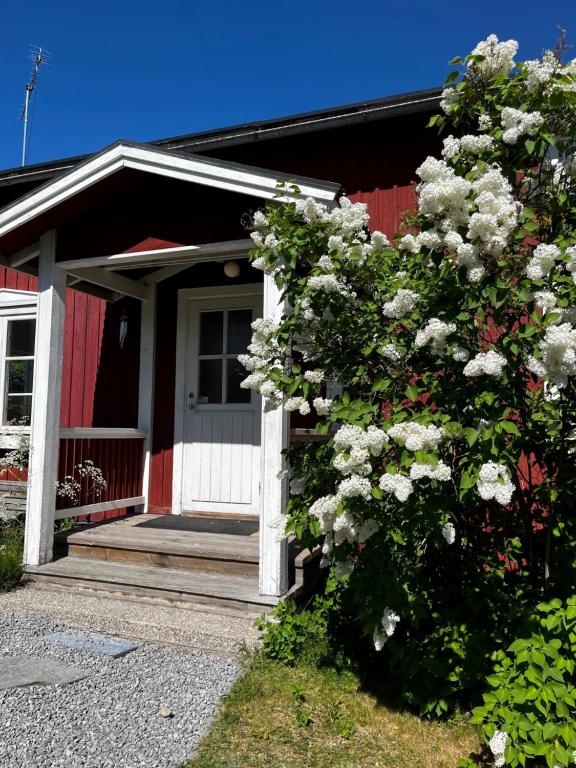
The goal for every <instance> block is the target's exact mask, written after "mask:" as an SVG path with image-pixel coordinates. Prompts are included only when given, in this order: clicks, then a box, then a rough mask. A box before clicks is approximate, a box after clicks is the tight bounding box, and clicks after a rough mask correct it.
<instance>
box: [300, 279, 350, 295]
mask: <svg viewBox="0 0 576 768" xmlns="http://www.w3.org/2000/svg"><path fill="white" fill-rule="evenodd" d="M308 287H309V288H311V289H312V290H313V291H321V292H322V293H339V294H341V295H342V296H347V295H348V289H347V287H346V286H345V285H344V283H342V282H341V281H340V280H338V278H337V277H336V275H312V277H309V278H308Z"/></svg>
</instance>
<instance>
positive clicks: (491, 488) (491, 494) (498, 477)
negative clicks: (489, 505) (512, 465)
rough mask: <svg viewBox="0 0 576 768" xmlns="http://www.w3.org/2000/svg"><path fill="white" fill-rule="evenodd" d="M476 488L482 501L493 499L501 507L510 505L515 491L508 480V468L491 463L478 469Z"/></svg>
mask: <svg viewBox="0 0 576 768" xmlns="http://www.w3.org/2000/svg"><path fill="white" fill-rule="evenodd" d="M476 487H477V488H478V493H479V494H480V497H481V498H482V499H484V501H490V499H494V500H495V501H497V502H498V503H499V504H502V505H506V504H510V502H511V501H512V495H513V493H514V491H515V490H516V488H515V486H514V483H513V482H512V481H511V479H510V472H509V471H508V468H507V467H505V466H504V465H503V464H496V463H495V462H493V461H489V462H487V463H486V464H483V465H482V466H481V467H480V472H479V473H478V480H477V481H476Z"/></svg>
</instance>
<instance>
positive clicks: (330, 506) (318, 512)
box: [308, 494, 340, 535]
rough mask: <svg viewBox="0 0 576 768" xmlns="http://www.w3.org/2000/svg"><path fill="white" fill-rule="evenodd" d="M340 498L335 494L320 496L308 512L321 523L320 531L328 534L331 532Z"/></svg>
mask: <svg viewBox="0 0 576 768" xmlns="http://www.w3.org/2000/svg"><path fill="white" fill-rule="evenodd" d="M339 503H340V499H339V498H338V497H337V496H334V495H333V494H332V495H330V496H320V498H319V499H316V501H315V502H314V504H312V506H311V507H310V509H309V510H308V512H309V513H310V514H311V515H312V517H315V518H316V520H318V522H319V523H320V531H321V532H322V533H323V534H324V535H326V534H328V533H331V531H332V529H333V527H334V521H335V520H336V511H337V509H338V504H339Z"/></svg>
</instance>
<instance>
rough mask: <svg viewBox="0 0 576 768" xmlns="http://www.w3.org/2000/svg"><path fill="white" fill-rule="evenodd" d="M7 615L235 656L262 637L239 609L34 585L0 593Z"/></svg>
mask: <svg viewBox="0 0 576 768" xmlns="http://www.w3.org/2000/svg"><path fill="white" fill-rule="evenodd" d="M1 615H16V616H44V617H46V618H49V619H52V620H53V621H55V622H58V623H59V624H64V625H66V626H67V627H74V628H76V629H85V630H90V631H93V632H103V633H104V634H109V635H118V636H119V637H124V638H127V639H135V640H145V641H147V642H152V643H174V644H175V645H183V646H186V647H187V648H194V649H196V650H199V651H207V652H208V653H210V654H212V655H223V656H234V655H235V654H237V653H238V652H239V651H240V650H241V649H242V648H243V646H247V647H249V648H254V647H255V646H256V645H257V644H258V640H259V633H258V631H257V630H256V629H254V619H253V618H252V617H251V616H250V617H243V616H242V615H239V614H238V612H234V613H232V612H229V613H228V614H225V613H223V612H222V611H221V610H219V611H212V612H210V610H209V609H206V610H201V609H194V608H178V607H175V606H166V605H163V604H161V603H159V602H156V601H154V602H145V601H143V600H142V599H135V600H129V599H122V598H117V597H116V598H115V597H113V596H110V595H106V596H102V595H100V596H99V595H98V593H92V594H91V593H88V592H86V590H75V589H70V588H61V587H60V588H59V587H48V586H44V585H34V584H30V585H28V586H27V587H25V588H21V589H15V590H13V591H12V592H6V593H4V594H1V593H0V616H1ZM1 643H2V637H1V635H0V644H1ZM0 766H1V763H0Z"/></svg>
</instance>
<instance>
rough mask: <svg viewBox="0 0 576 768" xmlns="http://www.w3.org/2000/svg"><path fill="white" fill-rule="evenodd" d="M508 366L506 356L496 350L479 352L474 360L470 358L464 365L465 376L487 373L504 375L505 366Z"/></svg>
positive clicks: (489, 374)
mask: <svg viewBox="0 0 576 768" xmlns="http://www.w3.org/2000/svg"><path fill="white" fill-rule="evenodd" d="M505 367H506V358H505V357H503V356H502V355H499V354H498V353H497V352H494V350H492V349H491V350H490V351H488V352H478V354H477V355H475V356H474V357H473V358H472V360H470V361H469V362H468V363H466V365H465V366H464V370H463V373H464V376H480V375H482V374H486V375H487V376H495V377H499V376H502V373H503V372H504V368H505Z"/></svg>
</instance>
